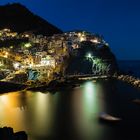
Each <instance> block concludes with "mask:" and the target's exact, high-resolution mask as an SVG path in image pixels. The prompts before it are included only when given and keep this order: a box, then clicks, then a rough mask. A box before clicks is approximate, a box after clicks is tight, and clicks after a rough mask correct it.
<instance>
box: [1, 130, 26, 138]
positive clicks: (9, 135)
mask: <svg viewBox="0 0 140 140" xmlns="http://www.w3.org/2000/svg"><path fill="white" fill-rule="evenodd" d="M27 139H28V137H27V134H26V133H25V132H24V131H19V132H16V133H14V131H13V128H11V127H3V128H0V140H27Z"/></svg>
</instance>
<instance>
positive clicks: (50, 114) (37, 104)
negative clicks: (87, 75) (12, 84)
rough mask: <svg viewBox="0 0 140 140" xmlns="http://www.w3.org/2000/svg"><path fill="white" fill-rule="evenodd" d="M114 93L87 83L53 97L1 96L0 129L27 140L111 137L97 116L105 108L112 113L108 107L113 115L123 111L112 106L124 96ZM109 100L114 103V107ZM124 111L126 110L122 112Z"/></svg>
mask: <svg viewBox="0 0 140 140" xmlns="http://www.w3.org/2000/svg"><path fill="white" fill-rule="evenodd" d="M112 84H113V83H112ZM108 85H110V83H109V84H108ZM121 89H122V88H121ZM115 91H117V90H115ZM115 91H114V90H113V91H112V89H111V88H110V86H107V87H106V88H105V87H104V84H102V83H100V82H97V83H94V82H92V81H88V82H85V83H83V84H82V86H81V87H80V88H75V89H71V90H66V91H65V90H63V91H60V92H57V93H55V94H51V93H49V92H45V93H42V92H31V91H22V92H21V91H19V92H13V93H8V94H3V95H1V96H0V126H9V127H13V128H14V130H15V131H21V130H24V131H26V132H27V133H28V135H29V140H46V139H54V138H56V139H58V137H61V138H65V139H68V137H71V138H69V139H75V138H76V140H93V139H94V140H103V139H104V137H107V136H108V134H109V133H112V131H110V130H112V129H111V127H109V126H107V125H102V124H101V123H99V120H98V119H99V114H100V112H102V111H106V108H108V109H109V110H114V109H113V108H112V107H115V112H114V113H118V112H122V110H121V109H123V108H116V107H117V106H116V105H117V104H116V103H118V102H119V106H121V104H122V105H123V104H124V102H122V99H123V98H125V96H124V94H123V93H121V94H118V93H119V92H120V91H117V92H118V93H115ZM106 92H107V94H106ZM112 92H114V93H112ZM132 92H133V90H132ZM126 93H127V92H126ZM121 96H122V98H120V97H121ZM112 97H113V98H112ZM127 97H128V96H127ZM106 100H108V103H106ZM112 100H113V101H115V102H114V104H113V103H112ZM130 108H132V106H130ZM124 110H126V108H125V109H123V112H124ZM127 110H130V109H129V108H128V109H127ZM125 114H126V113H124V115H125ZM122 115H123V114H122ZM137 116H138V115H137ZM124 117H125V116H124ZM127 118H128V114H127ZM131 120H132V119H131ZM106 139H107V138H106ZM107 140H110V139H107ZM111 140H112V139H111Z"/></svg>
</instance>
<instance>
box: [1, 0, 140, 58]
mask: <svg viewBox="0 0 140 140" xmlns="http://www.w3.org/2000/svg"><path fill="white" fill-rule="evenodd" d="M8 2H9V3H12V2H20V3H22V4H24V5H25V6H26V7H27V8H29V9H30V10H31V11H32V12H33V13H35V14H37V15H39V16H41V17H43V18H44V19H46V20H47V21H49V22H50V23H52V24H54V25H56V26H57V27H59V28H60V29H62V30H63V31H69V30H73V29H83V30H87V31H90V32H93V33H99V34H102V35H103V36H104V38H105V40H106V41H107V42H108V43H109V44H110V47H111V49H112V51H113V52H114V54H115V55H116V56H117V58H118V59H140V55H139V52H140V1H139V0H0V5H3V4H6V3H8Z"/></svg>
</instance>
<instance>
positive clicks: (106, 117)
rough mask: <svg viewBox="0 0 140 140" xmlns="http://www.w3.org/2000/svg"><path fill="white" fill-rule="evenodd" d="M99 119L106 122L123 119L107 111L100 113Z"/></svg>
mask: <svg viewBox="0 0 140 140" xmlns="http://www.w3.org/2000/svg"><path fill="white" fill-rule="evenodd" d="M99 119H100V120H101V121H104V122H119V121H121V118H118V117H114V116H112V115H109V114H107V113H105V112H103V113H101V114H100V116H99Z"/></svg>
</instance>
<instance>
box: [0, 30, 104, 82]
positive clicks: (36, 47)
mask: <svg viewBox="0 0 140 140" xmlns="http://www.w3.org/2000/svg"><path fill="white" fill-rule="evenodd" d="M10 40H13V42H14V41H15V45H13V44H12V45H11V44H8V46H1V48H0V68H1V70H2V69H10V71H24V72H25V71H27V69H31V70H34V71H37V72H38V73H40V74H39V76H38V77H39V79H41V80H42V79H44V80H45V81H46V79H49V78H52V77H51V76H52V75H53V74H54V73H57V74H60V73H61V74H64V71H65V63H66V60H67V59H68V58H69V55H70V53H73V51H75V50H76V49H78V48H80V42H82V41H91V42H92V43H94V44H95V45H101V44H105V43H106V42H105V41H104V40H103V39H102V37H101V36H99V35H94V34H91V33H88V32H85V31H74V32H67V33H63V34H56V35H53V36H49V37H47V36H43V35H35V34H33V33H32V32H24V33H20V34H19V33H16V32H12V31H11V30H10V29H3V30H0V42H1V44H2V43H3V42H8V41H10ZM16 42H18V43H16ZM8 62H9V65H5V64H8ZM11 62H12V63H11ZM30 80H31V79H30Z"/></svg>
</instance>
